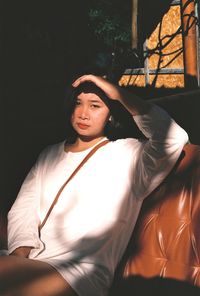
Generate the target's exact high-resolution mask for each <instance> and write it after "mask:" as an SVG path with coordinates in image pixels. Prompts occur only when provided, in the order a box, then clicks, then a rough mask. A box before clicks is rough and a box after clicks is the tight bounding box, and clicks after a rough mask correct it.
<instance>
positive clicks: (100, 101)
mask: <svg viewBox="0 0 200 296" xmlns="http://www.w3.org/2000/svg"><path fill="white" fill-rule="evenodd" d="M77 100H79V101H81V99H80V98H77ZM88 101H89V102H90V103H100V104H102V103H103V101H102V100H101V99H99V100H98V99H91V100H88Z"/></svg>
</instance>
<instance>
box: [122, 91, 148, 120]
mask: <svg viewBox="0 0 200 296" xmlns="http://www.w3.org/2000/svg"><path fill="white" fill-rule="evenodd" d="M118 101H119V102H120V103H121V104H122V105H123V106H124V107H125V108H126V109H127V110H128V111H129V112H130V113H131V114H132V115H133V116H135V115H143V114H146V113H148V112H149V110H150V109H151V108H152V104H151V103H149V102H147V101H145V100H143V99H141V98H140V97H138V96H137V95H135V94H133V93H131V92H128V91H126V90H124V89H123V88H120V89H119V98H118Z"/></svg>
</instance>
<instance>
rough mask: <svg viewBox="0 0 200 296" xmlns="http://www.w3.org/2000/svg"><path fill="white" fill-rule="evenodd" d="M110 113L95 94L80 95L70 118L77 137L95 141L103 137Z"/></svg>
mask: <svg viewBox="0 0 200 296" xmlns="http://www.w3.org/2000/svg"><path fill="white" fill-rule="evenodd" d="M109 116H110V111H109V109H108V107H107V106H106V104H105V103H104V102H103V101H102V100H101V98H100V97H99V96H98V95H97V94H95V93H81V94H80V95H78V97H77V100H76V106H75V109H74V112H73V114H72V117H71V123H72V126H73V128H74V129H75V131H76V132H77V133H78V135H79V136H82V137H85V138H88V139H95V138H98V137H101V136H103V135H104V128H105V125H106V123H107V122H108V119H109Z"/></svg>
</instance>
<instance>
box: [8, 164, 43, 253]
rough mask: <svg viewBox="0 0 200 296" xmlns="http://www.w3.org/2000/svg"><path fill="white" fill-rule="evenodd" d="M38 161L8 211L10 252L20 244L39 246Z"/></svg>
mask: <svg viewBox="0 0 200 296" xmlns="http://www.w3.org/2000/svg"><path fill="white" fill-rule="evenodd" d="M37 173H38V163H36V164H35V165H34V166H33V168H32V169H31V170H30V172H29V174H28V175H27V177H26V178H25V180H24V182H23V184H22V186H21V189H20V191H19V193H18V196H17V198H16V200H15V202H14V204H13V206H12V207H11V209H10V211H9V213H8V252H9V254H10V253H12V252H13V251H14V250H15V249H16V248H18V247H20V246H27V247H33V248H39V247H40V246H41V242H40V240H39V233H38V225H39V217H38V207H39V190H38V184H37V182H38V180H37Z"/></svg>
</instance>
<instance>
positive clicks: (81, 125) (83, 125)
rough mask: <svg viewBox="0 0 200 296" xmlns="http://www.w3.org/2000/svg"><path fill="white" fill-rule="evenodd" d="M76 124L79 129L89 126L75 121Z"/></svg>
mask: <svg viewBox="0 0 200 296" xmlns="http://www.w3.org/2000/svg"><path fill="white" fill-rule="evenodd" d="M77 125H78V127H79V128H80V129H84V130H85V129H87V128H88V127H89V125H87V124H83V123H77Z"/></svg>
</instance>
